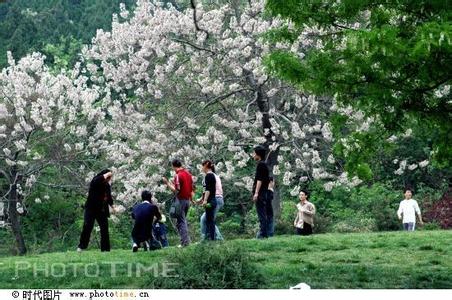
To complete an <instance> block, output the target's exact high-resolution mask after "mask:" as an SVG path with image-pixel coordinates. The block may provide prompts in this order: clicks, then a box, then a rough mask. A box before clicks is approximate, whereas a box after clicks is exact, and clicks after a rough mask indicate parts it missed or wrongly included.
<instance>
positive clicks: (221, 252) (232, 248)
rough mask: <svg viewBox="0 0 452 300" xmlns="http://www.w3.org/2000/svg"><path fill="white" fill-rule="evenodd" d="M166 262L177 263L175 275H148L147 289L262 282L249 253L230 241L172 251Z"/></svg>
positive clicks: (223, 286) (240, 285) (239, 285)
mask: <svg viewBox="0 0 452 300" xmlns="http://www.w3.org/2000/svg"><path fill="white" fill-rule="evenodd" d="M168 262H171V263H175V264H177V265H178V267H176V274H177V277H169V278H162V277H157V278H155V277H151V282H150V283H149V287H150V288H165V289H199V288H203V289H206V288H207V289H237V288H259V287H261V286H262V285H263V281H264V279H263V276H262V275H261V274H260V272H259V271H258V269H257V267H256V266H255V265H253V264H252V263H251V262H250V255H249V253H248V252H247V251H246V250H245V249H244V248H242V247H239V246H236V245H234V244H229V245H227V244H224V243H221V242H216V243H212V242H204V243H201V244H199V245H197V246H195V247H189V248H185V249H181V250H180V251H175V252H173V253H172V254H171V255H170V256H169V257H168Z"/></svg>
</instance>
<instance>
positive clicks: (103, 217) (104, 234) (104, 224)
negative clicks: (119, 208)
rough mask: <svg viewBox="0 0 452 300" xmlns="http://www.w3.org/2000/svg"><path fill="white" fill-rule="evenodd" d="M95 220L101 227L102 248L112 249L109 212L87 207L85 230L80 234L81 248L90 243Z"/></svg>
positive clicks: (105, 249) (104, 249) (103, 249)
mask: <svg viewBox="0 0 452 300" xmlns="http://www.w3.org/2000/svg"><path fill="white" fill-rule="evenodd" d="M94 221H97V224H99V227H100V250H101V251H110V235H109V233H108V214H106V213H105V212H95V211H91V210H89V209H85V215H84V222H83V230H82V234H81V235H80V243H79V245H78V247H79V248H80V249H86V248H87V247H88V244H89V239H90V237H91V232H92V231H93V228H94Z"/></svg>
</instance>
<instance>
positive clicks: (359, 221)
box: [332, 213, 377, 232]
mask: <svg viewBox="0 0 452 300" xmlns="http://www.w3.org/2000/svg"><path fill="white" fill-rule="evenodd" d="M376 230H377V222H376V221H375V219H373V218H372V217H369V216H366V215H364V214H362V213H355V214H351V215H350V216H348V217H346V218H344V219H343V220H342V221H339V222H337V223H335V224H333V226H332V231H333V232H372V231H376Z"/></svg>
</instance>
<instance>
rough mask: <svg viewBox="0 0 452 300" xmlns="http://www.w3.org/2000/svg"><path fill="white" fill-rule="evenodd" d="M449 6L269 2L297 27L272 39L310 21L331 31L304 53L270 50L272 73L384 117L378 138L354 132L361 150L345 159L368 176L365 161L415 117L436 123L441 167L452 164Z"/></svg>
mask: <svg viewBox="0 0 452 300" xmlns="http://www.w3.org/2000/svg"><path fill="white" fill-rule="evenodd" d="M448 4H449V3H448V2H447V1H409V0H403V1H396V2H391V3H389V2H387V1H357V0H344V1H340V2H334V3H329V2H327V1H320V0H316V1H303V0H290V1H280V0H269V1H267V4H266V5H267V10H268V12H270V13H271V14H273V15H274V16H276V15H279V16H281V17H282V18H284V19H287V20H289V21H291V22H292V24H293V25H294V26H292V29H291V32H287V31H288V29H287V27H286V25H284V24H283V25H282V27H281V28H280V29H276V30H275V31H272V32H270V33H269V34H268V35H267V36H268V38H270V39H272V40H273V41H280V40H286V41H287V42H292V41H293V40H294V38H293V35H296V34H300V32H301V31H302V30H303V29H305V28H307V27H316V28H320V29H322V30H324V32H323V34H319V35H318V37H317V40H318V41H319V42H320V43H321V44H322V46H321V47H320V48H316V47H313V46H310V47H307V48H305V49H303V50H302V51H304V52H305V55H304V57H303V58H302V59H300V57H299V56H298V55H296V54H294V53H290V52H285V51H281V50H277V51H274V52H273V53H271V54H270V55H269V56H268V57H267V59H266V65H267V69H268V70H269V72H270V73H271V74H274V75H277V76H279V77H280V78H283V79H286V80H288V81H290V82H292V83H293V84H295V85H296V86H298V87H299V88H300V89H302V90H303V91H306V92H310V93H313V94H316V95H330V96H333V95H334V97H335V99H336V100H337V102H338V103H339V104H340V105H344V106H347V105H351V106H352V107H354V108H355V109H359V110H361V111H363V112H364V113H365V114H366V115H367V116H373V117H376V118H377V119H378V121H379V122H381V123H382V127H381V128H378V127H377V129H378V130H376V131H375V132H372V133H371V136H373V137H378V138H371V139H367V138H366V139H363V138H356V137H355V139H354V141H355V142H357V143H358V144H359V145H361V150H360V151H357V152H356V153H355V154H354V155H353V157H350V158H349V157H347V158H346V159H347V160H349V159H350V160H349V161H348V162H349V163H348V164H347V169H348V171H349V173H351V174H355V175H359V174H360V175H364V177H367V176H369V175H370V174H369V169H368V168H367V167H365V170H364V169H363V167H362V163H363V162H365V161H366V160H367V161H368V157H369V156H372V155H374V154H375V153H376V152H375V151H374V149H377V148H378V147H379V145H380V144H382V143H383V141H384V140H386V138H387V137H389V136H390V135H391V134H394V133H397V132H402V131H403V130H406V129H407V128H410V126H412V124H413V120H415V121H416V122H417V127H419V128H422V129H429V132H430V136H431V137H430V141H431V143H430V145H429V147H430V149H431V150H432V151H433V152H432V155H433V157H434V159H435V160H436V164H437V166H441V167H443V168H447V167H448V166H449V165H450V162H451V161H452V149H451V145H450V143H448V142H447V141H449V140H450V139H451V132H452V127H451V126H452V125H451V122H450V119H451V118H452V106H451V102H450V85H451V78H452V77H451V74H452V42H451V35H452V25H451V19H452V18H451V17H452V13H451V10H450V7H449V5H448ZM337 121H338V120H336V122H333V125H334V123H336V125H338V124H337ZM336 133H337V130H336ZM336 137H338V136H337V135H336ZM338 150H340V149H338ZM360 156H361V157H362V158H359V157H360ZM360 165H361V166H360Z"/></svg>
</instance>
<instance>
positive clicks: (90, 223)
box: [77, 169, 115, 252]
mask: <svg viewBox="0 0 452 300" xmlns="http://www.w3.org/2000/svg"><path fill="white" fill-rule="evenodd" d="M112 177H113V173H112V172H111V171H110V170H109V169H105V170H103V171H102V172H100V173H99V174H97V175H96V176H94V178H93V179H92V180H91V183H90V185H89V192H88V199H87V200H86V203H85V213H84V222H83V229H82V233H81V235H80V243H79V245H78V248H77V251H78V252H81V251H83V250H85V249H86V248H87V247H88V244H89V240H90V236H91V232H92V231H93V228H94V221H97V223H98V224H99V227H100V250H101V251H102V252H108V251H110V235H109V233H108V217H110V210H109V206H110V207H111V208H112V210H113V211H115V209H114V207H113V198H112V197H111V180H112Z"/></svg>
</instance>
